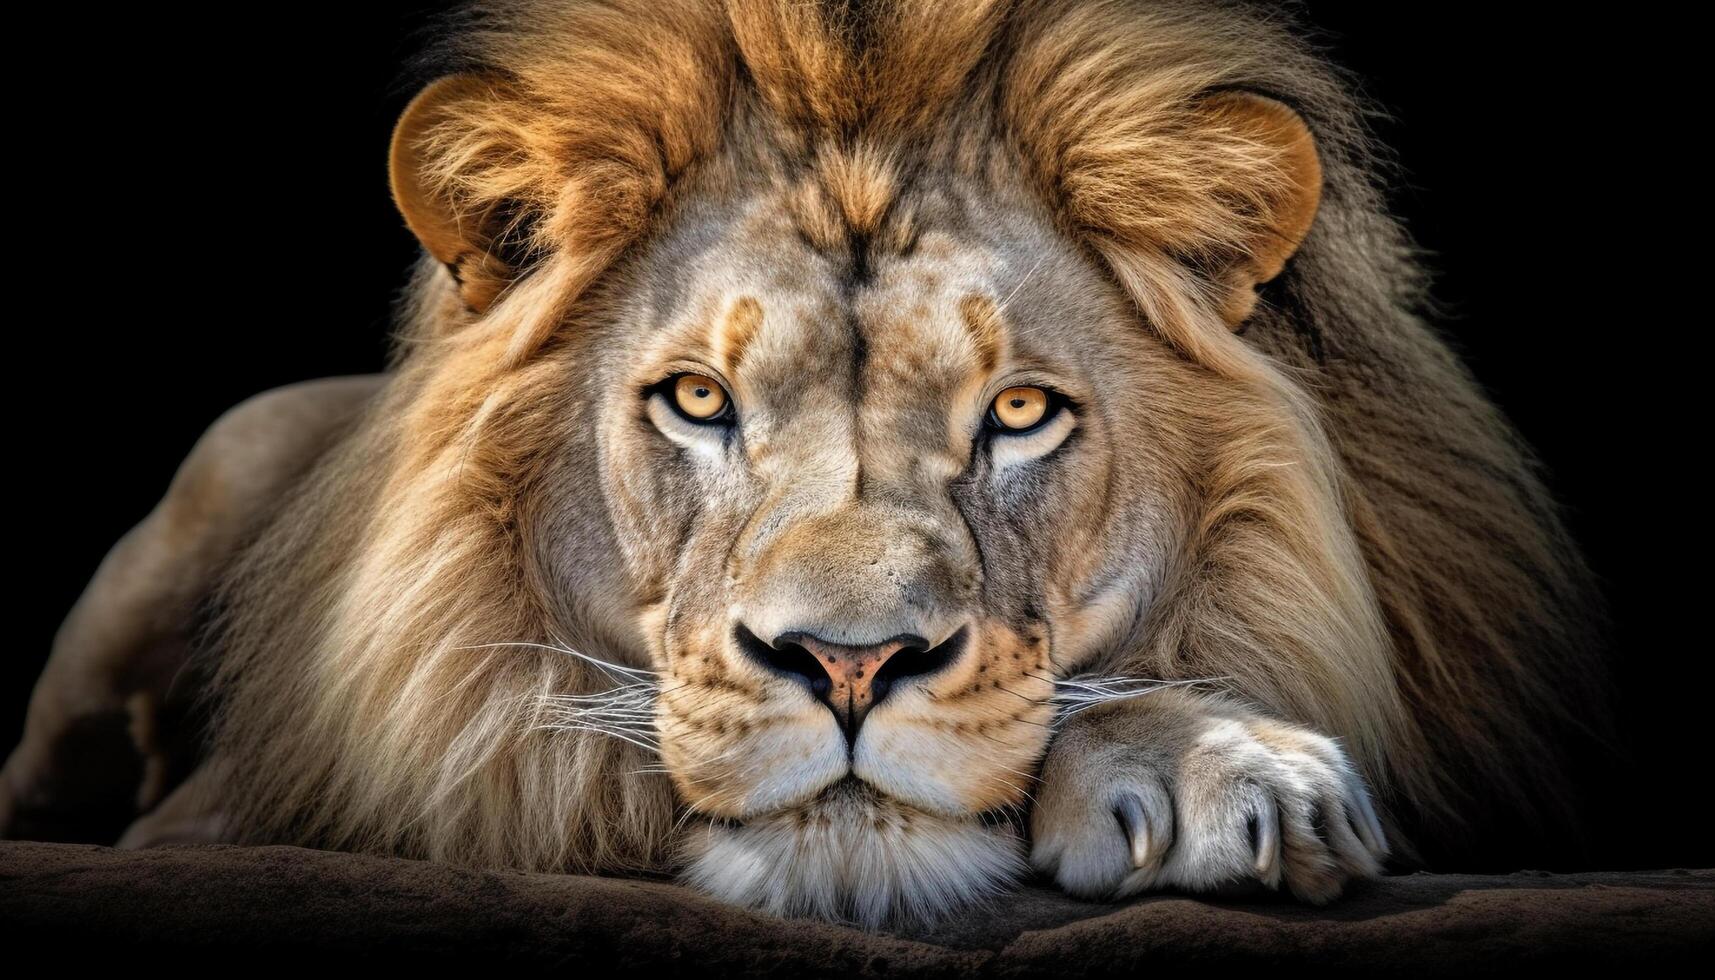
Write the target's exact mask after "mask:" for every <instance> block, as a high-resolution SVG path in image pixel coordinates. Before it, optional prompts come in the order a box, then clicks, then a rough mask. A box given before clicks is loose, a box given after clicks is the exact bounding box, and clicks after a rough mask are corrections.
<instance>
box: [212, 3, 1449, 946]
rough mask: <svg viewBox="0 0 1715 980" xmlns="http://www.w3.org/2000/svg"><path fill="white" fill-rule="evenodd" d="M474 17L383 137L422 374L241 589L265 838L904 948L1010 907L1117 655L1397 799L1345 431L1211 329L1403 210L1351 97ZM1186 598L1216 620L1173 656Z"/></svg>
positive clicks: (788, 24)
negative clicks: (928, 925)
mask: <svg viewBox="0 0 1715 980" xmlns="http://www.w3.org/2000/svg"><path fill="white" fill-rule="evenodd" d="M457 25H458V27H457V30H455V31H454V32H453V35H454V39H453V42H452V47H451V48H449V50H448V52H443V54H449V53H450V56H449V58H447V59H445V60H446V61H447V63H451V64H454V65H456V66H458V67H459V69H460V70H458V71H457V72H455V73H453V74H450V75H445V76H444V77H442V78H440V80H438V81H436V82H434V83H433V84H431V85H429V86H428V88H427V89H426V90H425V91H424V92H423V93H422V94H421V95H420V96H419V97H418V98H417V99H416V100H415V101H414V102H413V103H412V104H411V106H410V107H409V108H408V109H407V111H406V112H405V114H404V116H403V118H402V119H401V121H400V123H399V126H398V129H397V132H396V136H395V140H394V145H393V155H392V179H393V188H394V193H395V197H396V199H397V201H398V203H399V206H400V208H401V211H402V212H403V215H404V218H405V220H406V222H407V223H408V224H409V226H410V227H411V229H412V230H413V231H414V232H415V233H416V234H417V236H418V237H419V238H420V239H421V241H422V244H423V246H424V251H425V260H424V263H423V265H422V266H421V268H420V270H419V273H418V276H417V278H416V280H415V281H414V283H413V286H412V290H411V293H410V297H409V298H410V303H409V305H408V308H407V309H406V311H405V322H406V330H405V332H404V340H403V342H402V344H401V345H400V348H399V351H398V355H397V361H396V365H395V366H396V373H395V376H394V378H393V379H392V381H391V382H390V383H389V386H388V389H387V392H386V395H385V397H384V398H383V399H381V401H380V402H379V403H378V404H377V405H376V406H375V407H374V408H373V409H372V410H371V411H370V414H369V416H368V417H367V419H366V420H365V422H364V424H363V425H362V427H361V428H360V430H359V431H358V433H357V434H356V435H355V436H353V437H352V438H351V439H349V440H348V441H347V442H346V444H344V445H343V446H342V447H341V448H340V449H339V450H338V451H337V452H336V453H335V454H333V456H332V458H330V459H329V460H327V461H326V462H325V463H324V464H323V465H322V466H321V468H320V469H319V470H318V471H317V474H316V475H315V477H314V478H313V480H312V481H311V483H310V484H309V485H308V486H307V487H306V488H305V489H304V491H303V492H302V493H301V494H300V495H299V499H298V500H297V501H296V502H295V503H294V504H293V506H292V507H291V508H289V509H288V510H287V512H286V513H284V514H283V515H282V516H281V517H280V519H278V520H277V521H275V523H274V525H273V527H272V529H271V530H270V531H269V532H268V534H267V535H266V536H264V538H263V539H262V540H261V542H260V543H259V544H258V545H257V546H256V547H254V548H252V549H250V550H249V552H248V553H247V555H246V557H245V559H244V562H243V563H242V565H241V566H240V568H239V569H238V571H237V572H236V574H235V575H234V576H233V577H232V580H231V584H230V585H229V587H228V589H227V591H226V593H225V596H224V606H225V608H226V610H227V616H226V620H225V621H224V623H223V624H222V627H221V630H220V638H221V642H220V644H219V646H220V648H221V650H222V656H221V661H220V664H219V667H218V674H217V678H216V683H215V688H216V690H217V691H218V692H219V694H220V697H221V708H222V710H221V715H220V719H221V720H220V724H219V727H218V729H217V734H216V739H215V745H216V752H217V754H220V755H222V756H224V757H226V758H228V759H232V760H237V764H236V765H235V766H234V769H235V771H236V772H237V773H238V774H237V775H235V776H234V779H233V781H232V782H233V787H234V789H233V791H232V792H231V796H232V806H233V808H234V809H235V810H236V811H238V812H239V813H241V814H242V817H241V819H240V820H239V824H240V825H241V826H243V827H245V828H247V831H248V833H249V834H250V835H251V836H253V837H258V838H270V839H281V838H289V839H297V840H307V841H314V842H320V843H326V844H331V845H333V846H340V847H354V848H368V849H380V850H388V851H393V852H403V853H410V854H417V855H422V856H427V857H434V858H441V859H446V860H454V861H460V862H465V863H471V864H481V865H504V866H514V867H526V868H581V869H594V870H631V869H638V868H663V867H673V866H682V867H684V868H685V869H686V873H687V875H688V877H689V879H690V880H692V881H694V882H695V883H697V884H699V885H700V886H701V887H703V888H705V889H707V890H709V891H711V892H713V893H715V894H717V895H720V896H723V897H726V898H729V899H732V900H735V901H740V902H744V903H747V904H751V905H755V906H759V907H763V908H767V909H772V910H775V911H781V912H812V913H816V914H821V915H825V916H830V917H839V918H847V919H855V920H858V921H862V922H866V923H877V922H882V921H889V920H892V919H897V918H900V917H917V918H922V917H928V916H931V915H933V914H935V913H936V912H938V911H941V910H944V909H946V908H949V907H952V906H955V905H957V904H961V903H965V902H970V901H973V900H976V899H979V898H981V897H982V896H983V895H986V894H988V893H990V892H992V891H993V890H995V889H996V888H998V887H1001V886H1002V885H1004V884H1005V883H1007V882H1008V881H1010V880H1011V879H1012V878H1013V877H1015V876H1016V874H1017V873H1018V871H1019V870H1020V866H1021V845H1020V840H1019V838H1020V834H1021V821H1020V820H1019V819H1018V817H1019V815H1020V814H1021V813H1022V812H1023V811H1024V810H1025V809H1027V808H1028V807H1029V805H1030V802H1031V795H1030V794H1031V786H1032V778H1033V773H1034V771H1035V768H1036V767H1037V765H1038V764H1039V762H1040V760H1041V758H1042V756H1043V753H1044V751H1045V749H1046V747H1047V745H1048V743H1049V740H1050V738H1051V736H1052V734H1053V731H1054V726H1055V723H1056V719H1057V716H1058V712H1057V703H1056V692H1057V683H1058V682H1060V681H1062V680H1064V679H1065V678H1068V677H1072V676H1075V675H1079V674H1082V673H1086V672H1090V671H1100V670H1102V669H1103V668H1104V663H1105V660H1104V658H1108V657H1109V656H1110V655H1111V654H1112V653H1113V652H1114V651H1116V650H1124V649H1144V648H1147V649H1149V650H1151V651H1155V653H1154V654H1152V656H1154V657H1155V658H1156V659H1155V661H1154V662H1156V663H1158V664H1160V665H1161V668H1160V669H1161V672H1162V676H1174V677H1185V678H1194V677H1206V676H1212V675H1231V674H1233V673H1235V672H1236V673H1241V674H1245V675H1246V679H1247V680H1250V681H1252V682H1254V684H1255V685H1256V686H1257V689H1259V690H1264V691H1266V692H1268V693H1270V694H1271V695H1278V696H1279V698H1281V699H1282V700H1285V701H1292V702H1293V703H1301V704H1302V705H1303V706H1304V707H1303V713H1305V714H1308V715H1312V716H1314V717H1312V718H1311V719H1310V720H1313V721H1315V722H1317V723H1318V724H1320V725H1321V726H1322V727H1324V728H1325V729H1326V730H1329V731H1332V732H1335V733H1337V734H1339V735H1340V736H1341V737H1342V738H1343V739H1344V740H1345V742H1346V744H1347V745H1348V746H1349V748H1350V750H1351V751H1352V752H1353V753H1354V755H1355V757H1356V758H1357V760H1358V763H1359V764H1360V765H1361V766H1362V767H1363V768H1364V769H1365V771H1366V772H1369V773H1371V774H1375V773H1378V772H1380V771H1381V770H1382V768H1383V767H1384V765H1385V764H1386V762H1387V761H1388V760H1389V759H1390V758H1391V757H1392V756H1390V753H1401V752H1405V753H1409V752H1410V751H1412V749H1411V747H1410V746H1411V745H1412V742H1411V738H1410V735H1409V730H1408V727H1407V726H1406V725H1405V724H1404V723H1403V722H1402V720H1401V719H1402V717H1403V709H1402V707H1401V701H1400V698H1399V696H1398V694H1397V692H1396V691H1395V689H1394V687H1393V680H1392V673H1391V667H1390V666H1389V664H1388V661H1387V656H1388V655H1387V653H1386V651H1387V649H1388V643H1387V642H1386V640H1385V639H1384V634H1385V631H1386V627H1385V626H1384V624H1383V619H1382V615H1381V613H1380V612H1379V608H1378V604H1377V600H1376V596H1375V595H1374V593H1373V592H1372V590H1371V587H1370V585H1369V582H1368V580H1367V579H1366V577H1365V574H1364V572H1363V570H1362V563H1361V560H1360V559H1359V557H1358V549H1359V544H1358V542H1357V540H1356V538H1355V537H1354V535H1353V533H1352V531H1351V530H1350V526H1349V522H1348V520H1347V517H1346V511H1345V504H1344V502H1343V499H1342V493H1343V490H1342V487H1341V484H1340V481H1339V479H1338V477H1337V472H1336V468H1335V467H1334V466H1333V464H1332V463H1331V462H1330V461H1331V459H1332V454H1331V450H1330V449H1329V445H1328V442H1327V438H1326V436H1325V435H1324V434H1323V433H1322V431H1321V429H1320V427H1319V425H1318V423H1317V421H1316V415H1315V412H1314V411H1312V410H1310V409H1309V408H1308V407H1307V402H1306V398H1307V396H1306V395H1305V392H1304V389H1303V388H1302V387H1301V386H1299V385H1297V384H1295V383H1294V382H1293V381H1291V380H1290V379H1289V378H1288V377H1287V376H1286V374H1285V372H1284V371H1283V370H1282V369H1280V368H1279V367H1278V366H1277V365H1276V363H1275V362H1274V361H1272V360H1271V359H1270V358H1269V357H1267V356H1265V355H1264V354H1263V353H1261V352H1259V350H1258V347H1257V345H1253V344H1250V343H1247V342H1246V340H1245V338H1243V337H1241V336H1239V335H1238V334H1237V333H1236V332H1235V331H1236V330H1242V329H1243V328H1245V327H1246V326H1247V324H1250V323H1251V322H1252V321H1253V320H1254V319H1255V318H1257V317H1258V316H1259V315H1261V314H1258V312H1257V311H1258V309H1259V306H1258V304H1259V289H1262V287H1265V286H1267V285H1268V284H1269V283H1270V282H1271V281H1272V280H1274V279H1275V278H1276V276H1277V275H1278V274H1279V273H1280V272H1281V271H1282V269H1283V268H1284V267H1285V266H1286V263H1287V261H1288V259H1289V258H1290V257H1291V256H1293V254H1294V253H1295V252H1296V251H1297V250H1298V249H1299V246H1300V245H1301V244H1302V243H1304V241H1305V239H1306V236H1307V235H1309V234H1310V233H1311V229H1312V224H1313V222H1314V221H1316V219H1317V215H1318V208H1319V205H1325V207H1324V210H1328V209H1332V212H1333V213H1332V216H1331V217H1329V218H1326V219H1324V220H1328V221H1334V222H1336V223H1340V222H1344V224H1343V225H1342V226H1341V227H1344V228H1346V229H1348V230H1350V229H1355V228H1361V227H1362V215H1364V214H1366V213H1369V211H1371V210H1373V209H1374V201H1373V199H1372V196H1371V195H1370V192H1369V191H1368V190H1367V189H1366V188H1365V184H1364V181H1363V179H1362V177H1361V173H1360V169H1361V168H1360V167H1359V166H1358V164H1357V163H1355V162H1354V154H1359V153H1360V149H1358V148H1359V147H1360V146H1361V140H1359V138H1358V137H1356V136H1354V135H1353V134H1354V133H1356V132H1357V130H1356V126H1355V123H1354V122H1353V121H1352V120H1353V119H1354V118H1355V117H1354V115H1353V112H1352V110H1351V108H1350V106H1349V104H1348V103H1347V102H1346V100H1345V97H1344V96H1343V95H1341V92H1340V87H1339V86H1338V85H1337V84H1336V83H1335V81H1334V80H1333V79H1332V78H1331V77H1330V76H1329V74H1328V72H1327V70H1326V69H1324V68H1323V67H1322V66H1321V65H1320V63H1319V62H1318V61H1317V60H1316V59H1315V58H1314V57H1313V56H1311V55H1310V54H1308V53H1306V52H1305V51H1304V50H1303V49H1302V48H1301V46H1300V45H1298V44H1297V43H1295V42H1294V41H1293V40H1291V39H1290V38H1289V37H1288V36H1286V35H1285V34H1284V33H1282V32H1281V31H1280V30H1279V29H1278V27H1277V26H1275V25H1272V24H1270V23H1268V22H1267V21H1266V20H1264V19H1260V18H1254V17H1252V16H1250V15H1248V14H1245V13H1244V12H1242V11H1239V10H1234V9H1230V8H1226V7H1217V8H1213V9H1204V8H1202V7H1199V6H1193V5H1185V4H1179V3H1161V4H1130V3H1076V4H1066V3H1035V2H1019V3H1012V4H1007V3H1000V2H982V0H976V2H967V3H959V4H952V5H943V4H921V5H919V4H905V3H899V4H891V3H878V4H866V5H858V6H846V5H837V4H834V5H826V6H824V5H819V4H805V3H799V2H767V0H762V2H757V3H748V2H746V3H731V4H720V3H715V2H706V0H674V2H670V3H666V2H650V3H630V2H615V3H593V2H531V3H515V4H514V3H507V4H493V5H484V6H482V7H480V8H479V9H477V10H476V11H475V12H473V13H472V14H470V15H468V16H467V17H465V18H463V19H461V20H459V21H457ZM1307 120H1308V121H1309V122H1307ZM1310 122H1314V123H1315V124H1316V129H1317V131H1318V132H1317V135H1316V136H1315V137H1313V136H1312V126H1311V125H1310ZM1325 186H1326V187H1330V188H1333V189H1334V190H1333V192H1332V193H1330V194H1326V195H1325V194H1324V188H1325ZM1324 198H1326V199H1327V200H1326V201H1325V200H1324ZM1354 216H1357V217H1354ZM1382 251H1383V252H1385V251H1386V249H1385V248H1384V249H1382ZM1366 261H1369V260H1368V259H1365V258H1364V257H1363V256H1362V255H1356V256H1354V255H1353V254H1351V253H1347V252H1340V253H1339V254H1337V255H1336V254H1334V253H1327V254H1326V255H1325V256H1324V258H1323V259H1322V263H1323V264H1322V266H1321V268H1322V269H1323V274H1324V275H1325V276H1334V275H1336V274H1346V275H1351V276H1354V277H1357V278H1360V279H1361V278H1365V277H1371V278H1374V277H1375V272H1374V269H1372V268H1368V267H1365V266H1364V265H1363V263H1364V262H1366ZM1377 261H1380V260H1377ZM1340 263H1345V265H1344V266H1341V267H1340V268H1338V269H1336V267H1337V266H1340ZM1260 302H1261V304H1262V305H1261V309H1262V310H1263V311H1264V313H1265V314H1266V311H1267V309H1268V304H1269V301H1268V297H1267V292H1266V290H1264V291H1263V293H1262V299H1261V300H1260ZM1375 302H1378V303H1385V299H1382V300H1375ZM1263 318H1264V319H1266V316H1263ZM1216 538H1219V540H1220V541H1221V542H1222V543H1223V544H1224V545H1225V547H1223V548H1222V549H1213V548H1199V549H1192V548H1189V547H1188V546H1187V543H1188V542H1191V541H1205V542H1206V541H1210V540H1214V539H1216ZM1211 556H1213V557H1211ZM1211 561H1215V562H1222V563H1224V564H1225V565H1226V566H1227V567H1226V568H1225V569H1224V571H1225V572H1226V573H1227V574H1226V575H1225V576H1224V577H1223V578H1222V581H1223V582H1224V583H1239V584H1238V585H1231V584H1229V585H1227V586H1226V588H1228V589H1229V590H1230V591H1229V592H1227V593H1223V594H1209V595H1202V594H1195V595H1178V596H1176V602H1175V603H1173V604H1172V606H1173V608H1176V609H1184V608H1186V607H1187V606H1195V607H1198V608H1199V609H1201V611H1202V612H1203V613H1206V615H1200V616H1199V618H1197V620H1196V625H1195V627H1193V625H1191V621H1190V620H1189V619H1186V618H1183V617H1181V618H1173V617H1164V615H1163V614H1162V613H1161V612H1160V610H1161V609H1163V608H1166V607H1167V606H1168V604H1167V603H1166V602H1165V601H1164V599H1165V597H1166V595H1167V594H1168V593H1171V592H1174V590H1182V589H1184V588H1185V586H1184V584H1183V583H1184V582H1185V581H1186V577H1187V573H1188V571H1190V570H1191V569H1189V568H1188V567H1187V563H1188V562H1211ZM1246 583H1249V584H1246ZM1253 596H1255V597H1260V598H1255V599H1254V601H1253ZM1229 606H1230V607H1231V610H1230V611H1229V608H1228V607H1229ZM1257 610H1262V612H1261V613H1258V612H1257ZM1193 628H1195V629H1197V630H1200V631H1202V632H1201V633H1200V634H1199V635H1198V636H1197V637H1195V639H1196V640H1197V642H1196V643H1195V644H1193V643H1191V642H1190V640H1191V639H1192V638H1191V637H1189V631H1191V630H1192V629H1193ZM1271 631H1272V632H1271ZM1277 635H1278V636H1279V637H1280V638H1281V639H1279V640H1278V641H1275V642H1273V644H1272V648H1273V656H1274V658H1275V660H1274V661H1273V662H1271V663H1270V664H1268V665H1257V664H1253V663H1248V662H1243V661H1232V660H1226V661H1223V660H1221V659H1220V656H1219V651H1220V650H1222V649H1224V648H1225V647H1232V648H1234V649H1238V648H1243V647H1246V646H1247V644H1249V643H1250V642H1251V641H1252V640H1255V639H1256V638H1257V637H1259V636H1260V637H1262V638H1263V639H1270V638H1273V637H1275V636H1277ZM1304 635H1313V636H1314V644H1312V643H1311V642H1309V641H1302V640H1300V639H1296V638H1297V637H1301V636H1304ZM1223 644H1224V645H1225V646H1223ZM1312 645H1314V646H1315V647H1316V649H1314V650H1312V649H1311V647H1312ZM1328 650H1335V651H1338V654H1337V655H1336V656H1331V657H1330V656H1325V655H1324V654H1325V653H1326V651H1328ZM1210 651H1216V652H1215V653H1210ZM1330 691H1334V692H1339V693H1338V695H1337V696H1332V697H1326V696H1321V695H1322V694H1324V693H1326V692H1330ZM1293 699H1296V701H1294V700H1293ZM1401 746H1404V748H1401ZM1411 778H1413V777H1410V776H1407V777H1406V779H1407V782H1408V783H1409V782H1410V780H1411ZM1426 792H1427V791H1426Z"/></svg>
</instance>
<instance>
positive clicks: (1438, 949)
mask: <svg viewBox="0 0 1715 980" xmlns="http://www.w3.org/2000/svg"><path fill="white" fill-rule="evenodd" d="M0 939H3V941H4V948H6V949H7V951H8V953H9V954H11V955H10V957H9V958H10V959H12V960H13V961H15V962H16V961H17V957H18V955H19V954H20V953H24V952H26V951H30V952H33V953H34V954H36V955H49V956H52V957H53V958H54V960H53V962H55V963H57V964H59V965H67V964H75V963H78V962H83V961H91V960H95V959H107V958H111V957H121V956H124V957H137V956H139V954H145V955H147V958H148V959H149V960H150V961H152V962H156V963H161V964H171V963H173V962H176V961H198V962H204V963H210V962H220V963H226V964H239V963H243V964H248V965H250V966H256V965H268V966H275V965H281V964H285V963H315V962H325V963H330V964H331V963H353V962H363V963H374V964H381V963H386V964H389V965H394V966H400V965H413V966H414V965H426V966H427V965H433V966H443V967H444V966H450V965H455V964H472V965H477V964H481V965H485V966H489V967H493V966H497V965H505V966H508V967H511V966H536V967H549V968H553V969H559V970H570V971H571V974H572V975H576V974H577V973H580V972H582V970H583V969H584V968H587V967H590V966H601V967H623V968H628V969H640V970H647V971H649V972H651V973H653V974H663V975H670V976H673V975H691V974H695V975H707V974H710V973H714V974H725V973H744V974H747V975H750V976H794V977H800V976H824V975H834V974H837V975H840V976H842V977H853V976H872V975H888V976H899V975H923V976H979V975H982V976H988V975H994V976H1056V977H1073V976H1090V975H1108V974H1124V975H1145V974H1146V973H1147V972H1148V971H1149V970H1151V969H1153V968H1156V967H1160V966H1198V965H1216V964H1219V965H1222V966H1236V965H1250V966H1261V967H1266V968H1271V969H1273V968H1279V967H1295V968H1298V969H1304V968H1310V969H1314V970H1316V971H1317V972H1319V973H1320V972H1347V971H1357V970H1366V971H1368V970H1373V969H1381V968H1386V969H1388V970H1389V971H1390V972H1392V973H1396V974H1397V973H1401V972H1404V973H1427V972H1441V971H1444V970H1448V969H1452V968H1460V969H1479V970H1501V969H1505V970H1509V971H1510V970H1513V969H1515V968H1517V967H1520V966H1527V965H1535V966H1542V965H1552V964H1564V965H1567V966H1576V967H1578V968H1580V969H1587V968H1590V967H1597V966H1608V965H1632V964H1640V963H1666V962H1669V961H1673V962H1682V961H1685V960H1688V959H1705V958H1706V957H1707V956H1708V955H1709V954H1710V953H1711V952H1715V871H1654V872H1641V873H1613V872H1603V873H1591V874H1568V875H1550V874H1540V873H1534V872H1526V873H1520V874H1513V875H1504V876H1462V875H1428V874H1418V875H1409V876H1402V877H1394V878H1387V879H1384V880H1381V881H1378V882H1374V883H1369V884H1365V885H1362V886H1359V887H1357V888H1354V889H1353V890H1351V891H1350V892H1349V894H1348V895H1347V896H1346V897H1345V898H1344V899H1343V900H1341V901H1339V902H1336V903H1335V904H1333V905H1331V906H1328V907H1326V908H1310V907H1306V906H1302V905H1298V904H1295V903H1292V902H1290V901H1289V900H1285V899H1280V898H1277V897H1274V896H1266V897H1260V898H1257V899H1253V900H1236V899H1235V900H1223V901H1207V900H1201V899H1196V898H1190V897H1186V896H1180V895H1164V896H1150V897H1145V898H1141V899H1137V900H1133V901H1131V902H1127V903H1123V904H1115V905H1102V904H1091V903H1085V902H1078V901H1074V900H1072V899H1069V898H1067V897H1065V896H1063V895H1061V894H1059V893H1057V892H1054V891H1051V890H1048V889H1045V888H1039V887H1029V888H1025V889H1023V890H1021V891H1019V892H1018V893H1017V894H1016V895H1014V896H1011V897H1009V898H1008V899H1006V900H1005V901H1003V902H1001V903H998V904H997V905H996V906H994V907H992V908H989V909H986V910H983V911H981V912H975V913H969V914H966V915H963V916H960V917H958V918H956V919H953V920H951V921H948V922H946V923H943V924H942V925H940V926H938V927H936V928H935V929H933V930H931V931H928V932H920V933H917V934H914V935H903V934H876V933H864V932H860V931H858V930H854V929H849V928H844V927H841V926H837V925H830V924H826V923H821V922H811V921H801V920H800V921H781V920H777V919H772V918H769V917H766V916H760V915H755V914H752V913H749V912H745V911H742V910H738V909H733V908H729V907H727V906H723V905H720V904H717V903H715V902H713V901H710V900H709V899H706V898H703V897H701V896H699V895H697V894H694V893H692V892H689V891H687V890H685V889H683V888H680V887H678V886H676V885H673V884H670V883H667V882H659V881H640V880H622V879H612V878H593V877H584V876H577V875H550V874H525V873H521V872H478V871H468V870H464V869H460V868H454V867H449V866H445V865H439V864H432V863H428V862H423V861H407V860H399V859H393V858H380V857H370V856H365V855H356V854H336V853H330V852H325V851H312V850H304V849H301V848H293V847H254V848H249V847H163V848H157V849H153V850H147V851H119V850H114V849H112V848H106V847H95V846H88V845H74V844H41V843H31V842H18V841H9V842H3V843H0Z"/></svg>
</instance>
